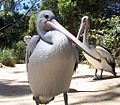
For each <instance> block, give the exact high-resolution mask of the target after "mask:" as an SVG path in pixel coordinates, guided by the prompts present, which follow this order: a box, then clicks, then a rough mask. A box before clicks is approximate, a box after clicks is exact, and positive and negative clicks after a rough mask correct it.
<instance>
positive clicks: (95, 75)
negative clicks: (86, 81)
mask: <svg viewBox="0 0 120 105" xmlns="http://www.w3.org/2000/svg"><path fill="white" fill-rule="evenodd" d="M97 71H98V70H97V69H95V74H94V78H93V80H96V79H98V76H97Z"/></svg>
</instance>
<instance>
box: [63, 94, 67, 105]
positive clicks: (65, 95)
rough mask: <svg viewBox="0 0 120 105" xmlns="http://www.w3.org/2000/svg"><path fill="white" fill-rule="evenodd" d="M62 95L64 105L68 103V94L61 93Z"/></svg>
mask: <svg viewBox="0 0 120 105" xmlns="http://www.w3.org/2000/svg"><path fill="white" fill-rule="evenodd" d="M63 97H64V103H65V105H68V95H67V93H63Z"/></svg>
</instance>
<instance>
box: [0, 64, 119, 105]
mask: <svg viewBox="0 0 120 105" xmlns="http://www.w3.org/2000/svg"><path fill="white" fill-rule="evenodd" d="M116 72H117V77H116V78H114V77H113V75H112V74H110V73H107V72H103V78H104V79H103V80H96V81H95V80H93V74H94V69H93V68H89V66H88V65H81V64H79V67H78V69H77V71H76V73H75V74H74V75H73V78H72V82H71V85H70V91H69V93H68V95H69V100H68V102H69V105H104V104H105V105H120V68H116ZM0 105H35V103H34V101H33V100H32V93H31V91H30V88H29V84H28V82H27V74H26V70H25V64H17V65H16V67H14V68H10V67H4V68H0ZM48 105H64V101H63V95H62V94H61V95H59V96H56V97H55V99H54V101H52V102H50V103H49V104H48Z"/></svg>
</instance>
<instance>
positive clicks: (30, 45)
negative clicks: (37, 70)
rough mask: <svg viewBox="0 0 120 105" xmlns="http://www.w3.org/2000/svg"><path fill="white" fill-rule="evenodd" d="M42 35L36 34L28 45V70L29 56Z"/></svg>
mask: <svg viewBox="0 0 120 105" xmlns="http://www.w3.org/2000/svg"><path fill="white" fill-rule="evenodd" d="M39 40H40V37H39V36H38V35H34V36H33V37H32V38H31V40H30V41H29V43H28V45H27V47H26V58H25V59H26V67H27V71H28V62H29V57H30V55H31V54H32V52H33V51H34V49H35V47H36V45H37V43H38V42H39Z"/></svg>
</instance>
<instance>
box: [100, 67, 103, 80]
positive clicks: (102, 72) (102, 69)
mask: <svg viewBox="0 0 120 105" xmlns="http://www.w3.org/2000/svg"><path fill="white" fill-rule="evenodd" d="M102 73H103V69H101V74H100V79H103V77H102Z"/></svg>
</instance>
